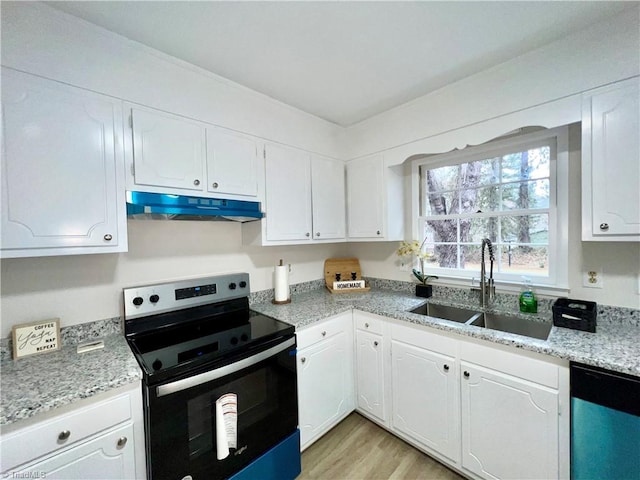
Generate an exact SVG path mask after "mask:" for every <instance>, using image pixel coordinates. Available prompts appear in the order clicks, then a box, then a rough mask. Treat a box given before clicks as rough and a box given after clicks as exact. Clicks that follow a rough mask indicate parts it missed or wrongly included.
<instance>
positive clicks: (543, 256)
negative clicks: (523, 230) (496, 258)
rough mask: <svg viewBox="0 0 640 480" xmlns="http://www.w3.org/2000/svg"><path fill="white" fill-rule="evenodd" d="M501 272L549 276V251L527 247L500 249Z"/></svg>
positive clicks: (509, 246)
mask: <svg viewBox="0 0 640 480" xmlns="http://www.w3.org/2000/svg"><path fill="white" fill-rule="evenodd" d="M500 255H501V257H500V261H501V264H500V271H501V272H503V273H521V274H523V275H544V276H547V275H549V249H548V248H547V247H529V246H525V245H517V244H515V245H503V246H502V247H500Z"/></svg>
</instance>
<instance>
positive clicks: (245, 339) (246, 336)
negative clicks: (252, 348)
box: [240, 333, 249, 342]
mask: <svg viewBox="0 0 640 480" xmlns="http://www.w3.org/2000/svg"><path fill="white" fill-rule="evenodd" d="M240 340H242V341H243V342H246V341H247V340H249V336H248V335H247V334H246V333H243V334H242V335H240Z"/></svg>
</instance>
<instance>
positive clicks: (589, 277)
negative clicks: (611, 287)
mask: <svg viewBox="0 0 640 480" xmlns="http://www.w3.org/2000/svg"><path fill="white" fill-rule="evenodd" d="M602 280H603V279H602V267H584V270H583V272H582V286H583V287H587V288H602Z"/></svg>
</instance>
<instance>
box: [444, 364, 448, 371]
mask: <svg viewBox="0 0 640 480" xmlns="http://www.w3.org/2000/svg"><path fill="white" fill-rule="evenodd" d="M442 368H444V371H445V372H448V371H449V365H447V364H445V365H444V367H442Z"/></svg>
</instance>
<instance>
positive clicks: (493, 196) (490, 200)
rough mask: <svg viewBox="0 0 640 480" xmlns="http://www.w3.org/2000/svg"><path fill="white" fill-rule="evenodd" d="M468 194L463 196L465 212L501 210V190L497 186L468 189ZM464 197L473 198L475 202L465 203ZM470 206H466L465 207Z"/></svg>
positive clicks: (463, 209)
mask: <svg viewBox="0 0 640 480" xmlns="http://www.w3.org/2000/svg"><path fill="white" fill-rule="evenodd" d="M466 194H467V196H466V197H464V196H463V202H462V206H463V208H462V211H463V212H471V213H477V212H479V211H480V212H495V211H497V210H500V190H499V189H498V187H497V186H492V187H484V188H478V189H476V190H468V191H467V192H466ZM464 198H473V199H475V203H473V204H472V203H471V202H468V203H466V204H465V202H464ZM467 206H468V207H469V208H465V207H467Z"/></svg>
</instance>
